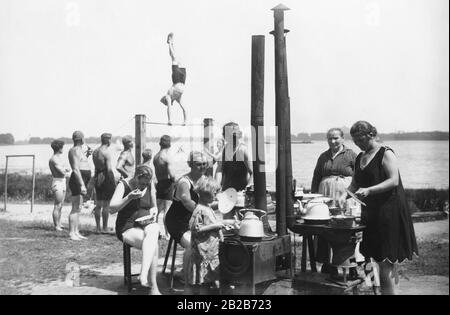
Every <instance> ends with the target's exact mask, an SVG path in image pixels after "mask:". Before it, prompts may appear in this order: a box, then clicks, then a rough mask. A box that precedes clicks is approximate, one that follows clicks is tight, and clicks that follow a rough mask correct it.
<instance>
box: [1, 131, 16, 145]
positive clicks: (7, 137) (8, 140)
mask: <svg viewBox="0 0 450 315" xmlns="http://www.w3.org/2000/svg"><path fill="white" fill-rule="evenodd" d="M9 144H14V136H13V135H12V134H10V133H0V145H9Z"/></svg>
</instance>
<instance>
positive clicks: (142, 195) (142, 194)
mask: <svg viewBox="0 0 450 315" xmlns="http://www.w3.org/2000/svg"><path fill="white" fill-rule="evenodd" d="M146 192H147V187H145V188H144V190H141V198H142V197H144V196H145V193H146Z"/></svg>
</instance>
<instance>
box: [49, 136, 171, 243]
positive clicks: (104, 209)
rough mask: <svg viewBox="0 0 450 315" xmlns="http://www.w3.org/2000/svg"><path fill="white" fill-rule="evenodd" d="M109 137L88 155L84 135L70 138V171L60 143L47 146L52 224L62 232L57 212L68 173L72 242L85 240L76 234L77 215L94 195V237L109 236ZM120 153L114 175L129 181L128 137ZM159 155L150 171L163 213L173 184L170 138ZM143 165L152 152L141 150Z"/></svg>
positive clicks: (130, 144)
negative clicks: (50, 153)
mask: <svg viewBox="0 0 450 315" xmlns="http://www.w3.org/2000/svg"><path fill="white" fill-rule="evenodd" d="M111 138H112V135H111V134H110V133H103V134H102V135H101V137H100V139H101V145H100V146H99V147H98V148H97V149H95V150H93V151H92V149H91V148H89V147H87V148H86V146H85V145H84V135H83V133H82V132H81V131H75V132H74V133H73V134H72V140H73V147H71V148H70V150H69V153H68V158H69V164H70V168H71V169H68V168H66V167H65V162H64V158H63V156H62V154H63V147H64V141H62V140H54V141H53V142H52V143H51V147H52V149H53V152H54V154H53V156H52V157H51V158H50V161H49V167H50V171H51V173H52V176H53V180H52V187H51V189H52V192H53V194H54V198H55V203H54V209H53V223H54V225H55V229H56V230H57V231H62V230H63V226H62V225H61V209H62V206H63V203H64V199H65V195H66V174H67V175H68V174H69V173H70V177H69V183H68V186H69V189H70V191H71V194H72V210H71V212H70V214H69V236H70V238H71V239H72V240H77V241H78V240H83V239H86V237H85V236H83V235H82V234H81V233H80V231H79V213H80V211H81V208H82V204H83V197H84V198H92V196H93V195H95V200H96V205H95V208H94V211H93V213H94V216H95V223H96V230H97V232H98V233H101V232H103V233H109V232H110V231H109V230H108V219H109V202H110V200H111V198H112V196H113V194H114V191H115V188H116V183H117V181H118V180H117V178H116V177H117V176H115V174H114V170H113V167H112V165H113V164H112V155H111V152H110V149H109V147H110V145H111ZM122 143H123V146H124V149H123V151H122V152H121V153H120V156H119V158H118V161H117V165H116V171H117V173H118V174H120V178H128V177H132V176H133V173H134V166H135V160H134V156H133V154H132V149H133V141H132V138H131V137H123V138H122ZM160 145H161V151H160V152H158V154H157V155H156V156H155V158H154V167H155V173H156V177H157V179H158V184H157V191H158V209H160V210H163V211H164V212H165V210H166V209H168V208H169V207H170V199H171V198H170V195H171V191H170V188H171V184H172V182H173V181H174V180H175V176H174V174H173V171H171V170H170V167H169V165H170V163H169V155H168V149H169V148H170V137H169V136H163V137H162V138H161V142H160ZM91 155H92V161H93V164H94V167H95V172H94V176H93V177H91V167H90V163H89V161H88V158H89V156H91ZM142 157H143V163H144V164H147V165H149V164H150V163H151V159H152V151H151V150H150V149H146V150H144V152H143V153H142Z"/></svg>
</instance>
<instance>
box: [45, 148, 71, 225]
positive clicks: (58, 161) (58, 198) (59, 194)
mask: <svg viewBox="0 0 450 315" xmlns="http://www.w3.org/2000/svg"><path fill="white" fill-rule="evenodd" d="M51 147H52V149H53V155H52V157H51V158H50V160H49V161H48V166H49V167H50V171H51V173H52V176H53V180H52V192H53V195H54V197H55V205H54V208H53V224H54V225H55V230H56V231H62V230H63V227H62V226H61V209H62V206H63V203H64V199H65V197H66V177H65V176H66V173H68V172H70V170H69V169H67V168H66V167H64V162H63V158H62V153H63V147H64V141H62V140H53V141H52V143H51Z"/></svg>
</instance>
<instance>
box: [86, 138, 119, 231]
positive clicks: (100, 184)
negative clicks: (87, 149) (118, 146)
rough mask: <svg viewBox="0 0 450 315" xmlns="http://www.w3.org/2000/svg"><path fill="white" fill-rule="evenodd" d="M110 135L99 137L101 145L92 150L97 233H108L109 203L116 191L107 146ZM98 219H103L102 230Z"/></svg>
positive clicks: (109, 141)
mask: <svg viewBox="0 0 450 315" xmlns="http://www.w3.org/2000/svg"><path fill="white" fill-rule="evenodd" d="M111 137H112V135H111V134H110V133H104V134H102V135H101V137H100V138H101V141H102V145H101V146H100V147H98V148H97V149H95V150H94V153H93V154H92V160H93V161H94V166H95V178H94V183H95V194H96V198H97V199H96V201H97V202H96V205H95V208H94V216H95V224H96V226H97V233H100V232H101V231H103V233H108V218H109V202H110V201H111V198H112V196H113V194H114V190H115V189H116V183H115V179H114V173H113V170H112V163H111V153H110V151H109V146H110V145H111ZM100 217H101V218H102V219H103V229H101V226H100Z"/></svg>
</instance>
